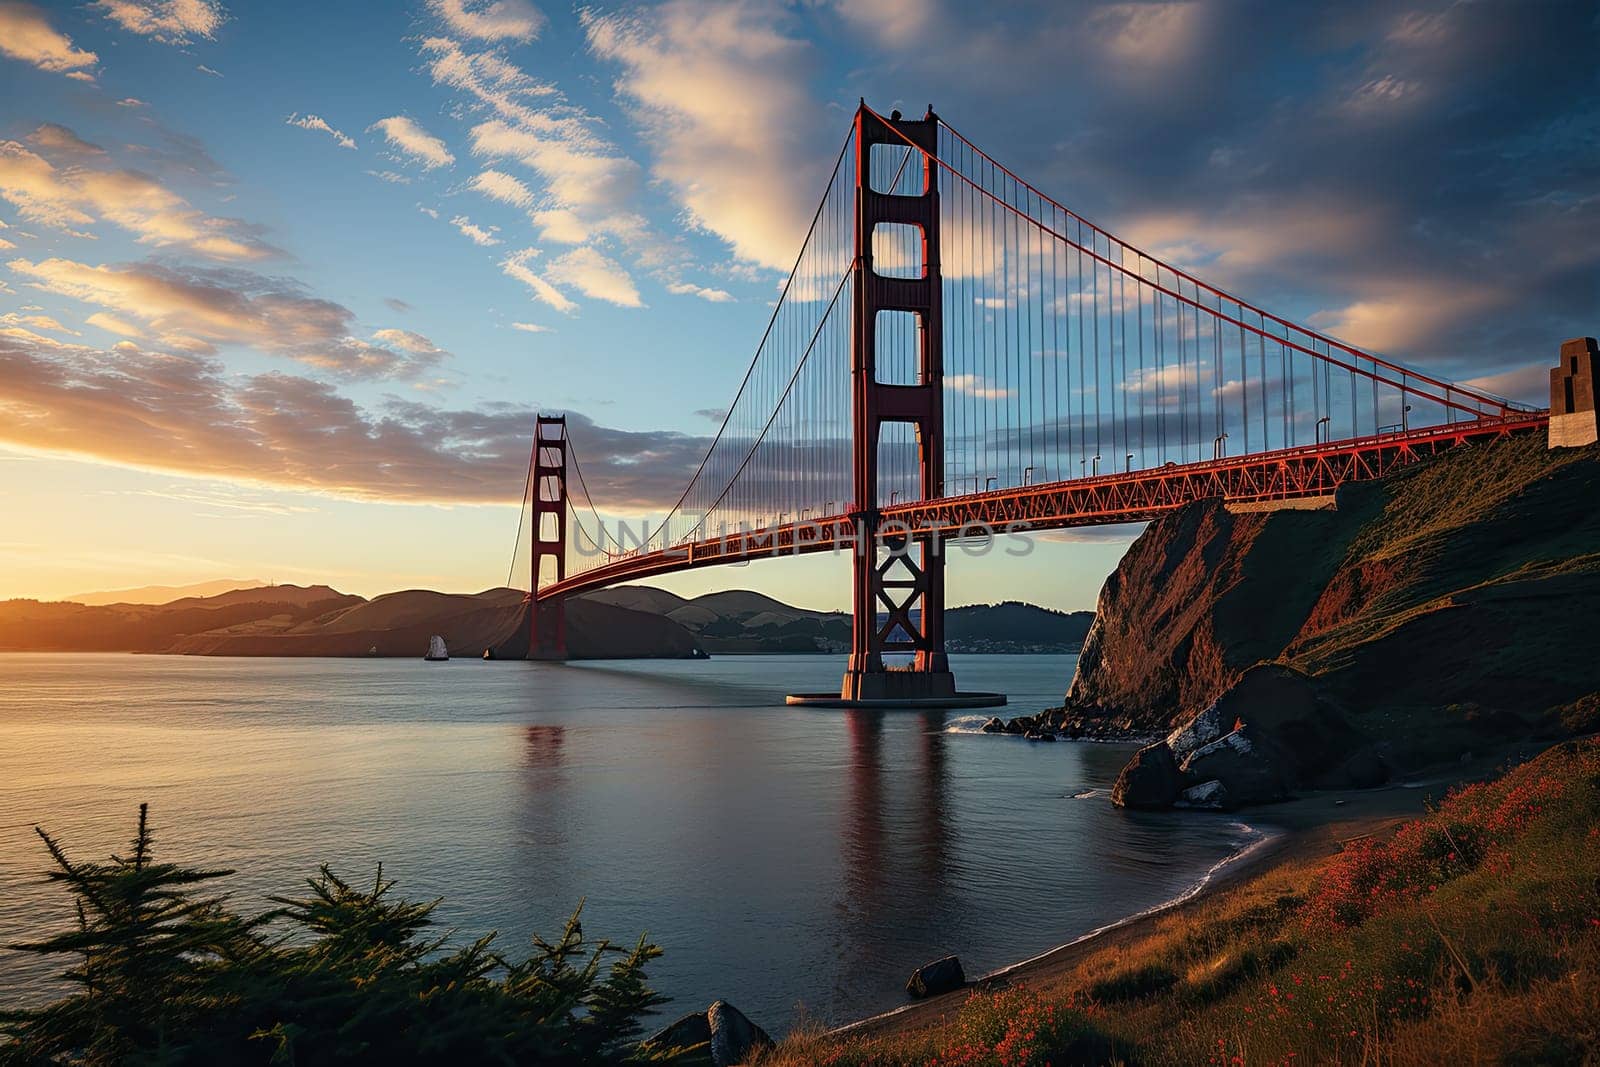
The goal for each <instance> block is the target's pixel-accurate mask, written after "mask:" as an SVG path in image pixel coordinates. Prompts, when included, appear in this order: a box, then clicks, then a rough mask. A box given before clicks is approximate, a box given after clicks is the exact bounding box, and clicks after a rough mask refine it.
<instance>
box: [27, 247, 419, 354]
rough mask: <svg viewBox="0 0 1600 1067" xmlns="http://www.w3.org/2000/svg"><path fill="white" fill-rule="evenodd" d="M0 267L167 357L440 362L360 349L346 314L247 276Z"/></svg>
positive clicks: (49, 264)
mask: <svg viewBox="0 0 1600 1067" xmlns="http://www.w3.org/2000/svg"><path fill="white" fill-rule="evenodd" d="M7 266H8V267H10V269H11V271H12V273H14V274H16V275H17V276H19V277H22V278H25V279H29V283H30V284H31V285H33V286H34V287H35V288H37V289H40V290H43V291H45V292H51V293H56V294H58V295H61V296H67V297H71V298H72V299H75V300H80V301H83V302H84V303H87V304H92V305H95V306H97V307H99V308H102V309H104V310H105V311H106V312H109V313H111V314H110V315H107V316H105V317H103V318H98V319H97V320H96V321H95V322H94V325H97V326H100V327H101V328H103V329H111V330H113V331H114V332H118V333H123V334H124V335H126V336H140V335H141V334H142V335H144V336H149V337H152V338H155V339H156V343H157V344H159V345H160V346H161V347H163V348H167V349H176V350H178V351H183V352H193V353H199V354H203V355H210V354H212V353H214V352H215V351H217V349H218V347H219V346H223V345H243V346H249V347H253V348H256V349H259V350H261V351H263V352H267V353H269V354H271V355H276V356H281V357H283V358H286V359H291V360H294V361H296V362H298V363H301V364H304V365H306V366H310V367H316V368H318V369H319V370H323V371H325V372H327V373H329V374H332V375H335V376H338V377H342V378H351V379H359V378H369V379H371V378H403V377H410V376H414V375H416V374H419V373H421V372H422V371H424V370H426V369H427V368H430V367H432V366H435V365H437V364H438V363H439V362H440V360H441V359H443V358H444V357H445V356H446V355H447V353H444V352H443V351H441V350H440V349H438V348H437V347H435V346H433V345H432V343H431V342H428V344H427V345H426V346H425V347H423V346H419V345H415V344H392V345H391V347H383V346H382V345H375V344H371V343H369V342H366V341H362V340H360V339H358V338H356V337H355V336H353V330H354V325H355V316H354V315H353V314H352V313H351V312H350V311H349V309H347V308H345V307H343V306H341V305H339V304H336V303H334V302H332V301H330V300H324V299H321V298H318V297H314V296H310V295H307V294H306V293H304V292H302V291H300V290H298V289H296V288H295V287H293V286H292V285H291V284H289V283H287V282H284V281H283V280H281V279H272V278H266V277H262V276H261V275H257V274H252V273H250V272H248V271H243V270H229V271H213V272H204V273H200V272H183V271H179V270H176V269H173V268H170V267H163V266H157V265H154V264H137V265H130V266H120V267H110V266H106V265H104V264H102V265H99V266H91V265H89V264H86V263H78V262H75V261H73V260H68V259H47V260H43V261H41V262H31V261H29V260H26V259H13V260H11V261H10V262H9V263H8V264H7ZM400 332H401V331H397V333H400ZM406 336H412V335H409V334H407V335H406ZM416 336H420V335H416ZM379 339H380V340H385V338H383V337H380V338H379Z"/></svg>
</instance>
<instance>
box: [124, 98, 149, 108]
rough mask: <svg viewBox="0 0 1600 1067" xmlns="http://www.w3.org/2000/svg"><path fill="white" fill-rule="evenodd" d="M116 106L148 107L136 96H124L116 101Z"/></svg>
mask: <svg viewBox="0 0 1600 1067" xmlns="http://www.w3.org/2000/svg"><path fill="white" fill-rule="evenodd" d="M117 106H118V107H149V106H150V105H149V104H147V103H145V102H144V101H143V100H140V99H139V98H138V97H136V96H125V97H123V98H122V99H121V100H118V101H117Z"/></svg>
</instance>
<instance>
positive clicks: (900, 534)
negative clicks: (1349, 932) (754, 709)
mask: <svg viewBox="0 0 1600 1067" xmlns="http://www.w3.org/2000/svg"><path fill="white" fill-rule="evenodd" d="M1546 419H1547V415H1546V413H1544V412H1542V411H1532V410H1525V409H1522V408H1519V407H1518V406H1516V405H1513V404H1511V403H1510V402H1508V401H1506V400H1503V399H1501V398H1499V397H1495V396H1492V395H1490V394H1488V393H1485V392H1482V391H1479V390H1474V389H1471V388H1467V387H1464V386H1460V385H1454V384H1451V383H1449V382H1447V381H1444V380H1443V379H1440V378H1437V377H1433V376H1430V375H1426V374H1422V373H1420V372H1417V371H1413V370H1408V369H1406V368H1403V367H1401V366H1400V365H1398V364H1396V363H1393V362H1390V361H1388V360H1386V359H1383V358H1381V357H1379V356H1376V355H1373V354H1371V353H1368V352H1365V351H1363V350H1361V349H1358V348H1355V347H1353V346H1351V345H1348V344H1345V343H1343V342H1341V341H1338V340H1335V339H1333V338H1331V337H1327V336H1325V335H1323V334H1320V333H1317V332H1316V331H1314V330H1310V329H1307V328H1304V327H1301V326H1297V325H1295V324H1293V323H1292V322H1290V321H1288V320H1287V319H1284V318H1280V317H1278V316H1276V315H1273V314H1270V313H1269V312H1266V311H1263V310H1262V309H1260V308H1258V307H1256V306H1254V305H1252V304H1249V303H1246V302H1245V301H1243V300H1240V299H1238V298H1236V297H1233V296H1230V295H1228V294H1226V293H1224V292H1222V291H1221V290H1219V289H1216V288H1214V287H1213V286H1210V285H1207V284H1206V283H1204V282H1202V281H1200V280H1199V279H1198V278H1196V277H1194V276H1193V275H1191V274H1188V273H1186V272H1184V271H1181V270H1179V269H1177V268H1175V267H1172V266H1170V265H1168V264H1167V263H1165V262H1162V261H1161V260H1158V259H1156V258H1155V257H1153V256H1151V255H1148V254H1146V253H1144V252H1142V251H1140V250H1139V249H1136V248H1134V247H1133V246H1131V245H1129V244H1127V243H1126V242H1124V241H1121V240H1119V239H1118V238H1116V237H1114V236H1113V235H1111V234H1110V233H1107V232H1106V231H1104V230H1101V229H1099V228H1098V227H1095V226H1093V225H1091V224H1090V223H1088V222H1087V221H1085V220H1083V219H1081V218H1079V217H1078V216H1076V215H1074V214H1073V213H1072V212H1070V211H1068V210H1067V209H1066V208H1064V207H1062V206H1061V205H1059V204H1057V203H1056V202H1055V201H1053V200H1051V199H1050V198H1048V197H1046V196H1045V195H1044V194H1043V193H1040V192H1039V191H1038V190H1036V189H1034V188H1033V187H1032V186H1030V185H1028V184H1027V183H1026V182H1024V181H1022V179H1020V178H1018V177H1017V176H1016V175H1014V174H1012V173H1011V172H1010V171H1008V170H1006V169H1005V168H1004V167H1003V166H1001V165H1000V164H999V163H997V162H996V161H994V160H993V159H991V158H990V157H989V156H987V155H985V154H984V153H983V152H982V151H980V150H979V149H978V148H976V147H975V146H974V145H973V144H972V143H971V142H969V141H967V140H966V138H964V137H963V136H961V135H960V134H959V133H957V132H956V131H955V130H953V129H952V128H951V127H949V126H948V125H946V124H944V123H943V122H942V121H941V120H940V119H939V118H938V117H937V116H935V115H934V114H933V113H932V112H931V111H930V112H929V113H928V114H927V115H926V116H924V117H923V118H921V119H914V120H908V119H902V118H901V117H900V115H899V113H898V112H896V113H894V114H893V115H891V116H889V117H888V118H884V117H883V116H880V115H878V114H877V113H876V112H874V111H872V110H871V109H870V108H868V107H866V106H865V105H863V106H862V107H861V109H860V110H859V111H858V112H857V114H856V119H855V122H854V124H853V126H852V129H851V133H850V136H849V138H848V139H847V140H846V143H845V145H844V147H843V149H842V150H841V152H840V154H839V159H838V161H837V163H836V164H835V167H834V170H833V174H832V177H831V178H830V179H829V183H828V187H827V190H826V192H825V194H824V196H823V198H822V201H821V203H820V205H819V206H818V208H817V212H816V215H815V216H814V217H813V219H812V223H811V228H810V231H809V233H808V234H807V236H806V240H805V242H804V244H803V246H802V248H801V251H800V254H799V256H798V258H797V260H796V263H795V267H794V270H793V271H792V272H791V274H790V276H789V280H788V282H787V283H786V285H785V287H784V289H783V294H782V296H781V298H780V299H779V301H778V304H777V307H776V309H775V310H774V311H773V314H772V318H771V320H770V321H769V323H768V326H767V330H766V333H765V334H764V335H763V336H762V338H761V340H760V342H759V344H758V346H757V349H756V353H755V357H754V360H753V361H752V363H751V365H750V368H749V370H748V371H747V372H746V374H745V378H744V380H743V382H742V383H741V384H740V386H739V390H738V393H737V395H736V396H735V398H734V402H733V404H732V406H731V407H730V408H729V411H728V414H727V415H726V417H725V418H724V420H723V424H722V427H721V428H720V429H719V430H718V432H717V435H716V437H715V439H714V440H713V443H712V445H711V447H710V448H709V449H708V451H707V452H706V455H705V457H704V459H703V460H702V461H701V463H700V466H699V468H698V469H697V470H696V471H695V472H694V473H693V475H692V476H691V477H690V478H689V481H688V483H687V485H686V487H685V488H684V490H683V493H682V495H681V496H680V497H679V499H678V502H677V504H676V505H675V506H674V507H673V508H672V509H671V511H670V512H669V514H668V515H667V517H666V518H665V519H663V520H662V521H661V522H660V523H659V525H656V526H654V527H653V528H652V529H651V530H650V531H649V532H648V533H647V534H646V535H644V536H643V537H641V538H640V539H639V541H638V543H632V542H628V543H625V541H626V540H627V539H626V538H624V537H623V536H622V534H621V532H620V529H619V531H618V532H617V533H613V532H612V531H611V530H609V529H607V526H606V523H604V522H603V521H602V520H601V508H602V507H603V506H604V501H605V492H604V490H605V489H607V488H608V486H607V485H606V484H605V483H604V482H597V483H596V485H595V486H594V489H595V490H596V491H595V492H594V493H591V492H590V487H589V486H588V485H587V484H585V482H584V479H583V472H582V469H581V467H580V466H579V465H578V463H577V455H576V449H575V447H574V442H573V441H571V440H569V439H568V437H567V434H566V426H565V421H564V420H562V419H545V418H541V419H540V421H539V425H538V428H537V430H536V438H537V439H536V441H535V446H534V450H533V457H532V461H531V463H530V468H529V488H528V492H527V494H526V498H525V502H524V503H525V510H527V511H529V512H531V521H530V522H528V523H527V524H526V527H527V529H528V530H529V531H530V534H529V540H528V543H527V544H526V545H525V546H524V545H521V544H519V550H520V551H523V552H526V553H527V556H528V567H529V570H528V572H527V573H529V574H530V576H531V586H532V588H534V589H536V590H537V593H536V595H534V596H533V597H531V598H530V601H529V608H530V610H529V627H528V631H527V643H528V648H529V651H530V654H531V655H534V656H540V657H559V656H561V655H562V654H563V651H564V622H563V613H562V609H561V605H562V602H563V599H564V598H565V597H566V596H568V595H570V594H573V593H577V592H581V591H584V590H588V589H596V588H600V587H603V586H607V585H612V584H615V583H618V582H623V581H633V580H638V579H643V578H649V577H652V576H655V575H661V574H666V573H669V572H673V571H679V570H684V569H688V568H693V567H706V566H715V565H717V564H722V563H729V562H736V561H743V560H748V559H751V558H759V557H769V556H781V555H790V554H800V553H807V552H818V551H837V550H848V551H850V552H851V554H852V559H853V564H854V581H853V586H854V598H853V609H854V619H855V622H854V631H853V642H852V651H851V655H850V662H849V668H848V670H847V671H846V674H845V677H844V683H843V686H842V688H841V693H840V696H839V698H836V699H838V700H842V701H846V702H855V703H878V702H886V703H889V702H901V703H905V702H915V703H924V704H926V703H959V702H960V697H959V695H958V694H956V693H955V687H954V679H953V677H952V676H951V674H950V670H949V666H948V663H947V661H946V658H945V654H944V633H943V620H944V615H943V608H944V557H943V553H942V552H941V547H942V545H943V544H944V543H946V542H948V541H949V540H951V539H952V538H959V537H972V536H975V535H978V534H982V533H985V532H1003V531H1005V530H1007V529H1008V528H1022V527H1026V528H1030V529H1044V528H1051V527H1063V526H1082V525H1092V524H1103V523H1118V522H1134V521H1141V520H1145V519H1149V518H1153V517H1155V516H1156V515H1159V514H1161V513H1163V512H1165V511H1168V510H1171V509H1173V508H1175V507H1179V506H1181V505H1183V504H1185V503H1188V502H1191V501H1194V500H1199V499H1206V498H1215V497H1222V498H1224V499H1227V500H1229V501H1232V502H1240V503H1269V504H1270V503H1272V502H1277V501H1288V500H1295V499H1305V498H1315V497H1323V496H1327V495H1329V494H1331V493H1332V492H1333V491H1334V490H1335V489H1336V488H1337V487H1338V486H1339V485H1341V484H1343V483H1344V482H1348V481H1356V480H1361V479H1367V478H1374V477H1378V476H1380V475H1382V474H1383V473H1385V472H1386V471H1388V470H1390V469H1392V468H1394V467H1396V466H1399V465H1403V464H1406V463H1409V462H1413V461H1415V460H1417V459H1420V458H1423V457H1426V456H1428V455H1431V454H1433V453H1435V452H1437V451H1439V450H1441V449H1445V448H1450V447H1453V446H1455V445H1459V444H1463V443H1467V442H1471V441H1475V440H1484V439H1489V438H1495V437H1501V436H1504V435H1506V434H1510V433H1516V432H1519V431H1523V430H1530V429H1535V428H1539V427H1542V426H1543V425H1545V422H1546ZM569 463H570V466H569ZM569 473H571V474H575V475H576V485H575V486H571V485H569ZM569 488H576V489H577V493H576V494H575V495H573V496H569V494H568V491H569ZM519 542H520V537H519ZM886 653H910V654H912V656H913V662H912V665H911V669H910V670H890V669H887V668H886V665H885V662H884V655H885V654H886Z"/></svg>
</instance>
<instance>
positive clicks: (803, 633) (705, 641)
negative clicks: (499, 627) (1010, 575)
mask: <svg viewBox="0 0 1600 1067" xmlns="http://www.w3.org/2000/svg"><path fill="white" fill-rule="evenodd" d="M579 599H580V600H591V601H596V602H599V603H608V604H615V605H619V606H625V607H630V608H635V609H637V610H641V611H650V612H654V613H657V614H662V615H665V616H666V617H667V618H669V619H671V620H672V621H673V622H676V623H678V624H679V625H681V626H683V627H685V628H686V629H688V630H689V631H690V632H692V633H693V634H694V635H695V637H696V639H698V641H699V642H700V645H701V647H703V648H704V649H705V650H706V651H707V652H710V653H714V654H721V655H730V654H735V655H736V654H751V653H767V654H795V653H834V654H837V653H841V652H848V651H849V650H850V616H849V615H848V614H847V613H845V612H840V611H815V610H812V609H810V608H797V607H794V606H793V605H791V604H785V603H783V602H782V601H781V600H775V599H774V598H772V597H769V596H767V595H765V594H763V593H757V592H754V591H752V590H748V589H729V590H723V591H719V592H715V593H706V594H704V595H703V596H698V597H694V598H693V599H686V598H684V597H680V596H677V595H675V594H673V593H668V592H666V591H665V590H661V589H654V588H651V587H649V586H641V585H624V586H618V587H617V588H615V589H603V590H600V591H598V592H594V593H585V594H583V596H582V597H580V598H579ZM912 615H913V618H915V616H916V613H915V612H913V613H912ZM1093 619H1094V614H1093V613H1092V612H1088V611H1078V612H1070V613H1069V612H1061V611H1052V610H1051V609H1049V608H1042V607H1039V606H1037V605H1034V604H1024V603H1021V602H1018V601H1014V600H1013V601H1006V602H1005V603H1002V604H973V605H970V606H967V607H960V608H951V609H949V610H948V611H947V612H946V613H945V635H946V645H947V647H948V649H949V650H950V651H951V652H1000V653H1030V652H1071V651H1076V650H1077V649H1078V647H1079V646H1080V645H1081V644H1082V643H1083V639H1084V636H1085V634H1087V633H1088V630H1089V624H1090V623H1091V622H1092V621H1093Z"/></svg>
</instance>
